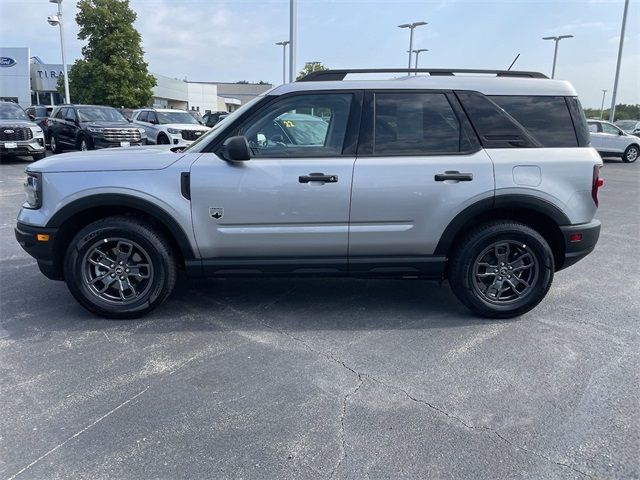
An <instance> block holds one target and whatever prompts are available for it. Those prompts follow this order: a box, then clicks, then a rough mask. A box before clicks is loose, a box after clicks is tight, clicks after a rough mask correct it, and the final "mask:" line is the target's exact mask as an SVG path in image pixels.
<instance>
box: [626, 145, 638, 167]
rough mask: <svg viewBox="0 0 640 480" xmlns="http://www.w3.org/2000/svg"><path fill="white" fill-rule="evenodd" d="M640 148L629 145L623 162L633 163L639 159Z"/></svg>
mask: <svg viewBox="0 0 640 480" xmlns="http://www.w3.org/2000/svg"><path fill="white" fill-rule="evenodd" d="M639 154H640V148H638V146H637V145H629V146H628V147H627V149H626V150H625V151H624V153H623V154H622V161H623V162H625V163H633V162H635V161H636V160H637V159H638V155H639Z"/></svg>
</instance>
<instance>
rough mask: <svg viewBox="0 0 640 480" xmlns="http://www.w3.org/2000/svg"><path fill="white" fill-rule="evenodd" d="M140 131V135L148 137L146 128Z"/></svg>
mask: <svg viewBox="0 0 640 480" xmlns="http://www.w3.org/2000/svg"><path fill="white" fill-rule="evenodd" d="M138 131H139V132H140V135H141V136H143V137H145V136H146V135H147V131H146V130H145V129H144V128H139V129H138Z"/></svg>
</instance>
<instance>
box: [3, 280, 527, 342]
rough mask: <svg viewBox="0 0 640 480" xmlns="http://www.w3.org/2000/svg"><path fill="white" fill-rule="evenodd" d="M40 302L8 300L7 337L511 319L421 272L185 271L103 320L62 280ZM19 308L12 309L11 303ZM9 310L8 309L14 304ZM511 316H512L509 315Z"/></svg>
mask: <svg viewBox="0 0 640 480" xmlns="http://www.w3.org/2000/svg"><path fill="white" fill-rule="evenodd" d="M55 286H56V287H55V289H53V291H51V292H48V293H47V297H49V298H48V299H47V298H45V299H43V302H42V303H41V304H39V305H38V306H35V305H34V304H33V303H32V304H27V305H25V304H23V303H21V302H20V303H19V304H15V305H14V304H13V303H11V302H10V303H8V304H5V305H4V307H3V312H2V316H3V318H4V319H6V321H5V324H4V328H5V330H6V332H7V333H8V335H10V336H11V337H12V338H25V337H43V336H44V337H47V336H49V335H51V334H53V333H55V332H57V331H65V332H66V333H69V332H78V331H79V332H89V331H93V332H100V331H113V330H114V329H115V330H123V331H131V332H135V333H149V334H158V333H168V332H174V333H175V332H198V331H216V330H220V331H228V330H247V331H263V330H277V331H327V330H334V331H341V330H354V331H357V330H362V331H369V330H398V329H431V328H455V327H466V326H470V325H483V324H491V323H495V322H505V321H509V320H491V319H482V318H479V317H477V316H474V315H473V314H472V313H471V312H469V311H468V310H467V309H466V308H465V307H464V306H462V305H461V304H460V303H459V302H458V300H457V299H456V298H455V296H454V295H453V293H452V292H451V289H450V288H449V286H448V284H447V283H446V282H445V283H443V284H442V285H440V284H439V283H438V282H434V281H424V280H414V279H407V280H402V279H398V280H391V279H389V280H387V279H385V280H371V279H345V278H305V279H295V278H293V279H292V278H282V279H280V278H262V279H261V278H257V279H256V278H246V279H244V278H236V279H191V278H188V277H186V276H183V275H180V276H179V277H178V283H177V285H176V289H175V290H174V292H173V294H172V295H171V296H170V297H169V299H168V300H167V301H166V302H165V303H164V304H163V305H161V306H160V307H158V309H156V310H155V311H153V312H152V313H151V314H149V315H147V316H145V317H143V318H140V319H134V320H107V319H103V318H100V317H97V316H95V315H93V314H91V313H89V312H87V311H86V310H84V309H83V308H82V307H81V306H80V305H79V304H78V303H77V302H76V301H75V300H74V299H73V297H71V294H70V293H68V291H67V290H66V287H65V286H64V284H63V283H61V282H56V283H55ZM16 309H17V310H19V311H17V310H16ZM12 310H14V311H12ZM513 321H517V319H515V320H513Z"/></svg>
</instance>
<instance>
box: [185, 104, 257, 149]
mask: <svg viewBox="0 0 640 480" xmlns="http://www.w3.org/2000/svg"><path fill="white" fill-rule="evenodd" d="M264 97H265V96H264V94H263V95H258V96H257V97H255V98H254V99H252V100H250V101H249V102H247V103H245V104H244V105H242V106H241V107H240V108H239V109H238V110H236V111H235V112H232V113H230V114H229V115H228V116H226V117H224V118H223V119H222V120H220V121H219V122H218V123H216V124H215V125H214V126H213V127H211V130H209V131H208V132H207V133H206V134H204V135H203V136H201V137H200V138H199V139H197V140H196V141H195V142H193V143H192V144H191V145H189V146H188V147H187V148H185V149H184V150H183V151H184V152H187V151H188V152H191V153H198V152H202V151H203V150H204V149H205V148H206V146H207V145H208V144H209V142H210V141H211V140H213V139H214V138H216V137H217V136H218V134H219V133H220V131H221V127H224V126H225V125H229V124H230V123H232V122H234V121H235V119H236V118H238V117H240V116H241V115H242V114H244V112H246V111H247V110H249V109H250V108H251V107H252V106H253V105H255V104H256V103H258V102H259V101H260V100H262V99H263V98H264Z"/></svg>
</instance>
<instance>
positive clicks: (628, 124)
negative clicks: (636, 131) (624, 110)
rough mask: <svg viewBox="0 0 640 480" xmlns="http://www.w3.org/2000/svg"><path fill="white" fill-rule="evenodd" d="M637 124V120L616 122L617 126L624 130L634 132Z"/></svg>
mask: <svg viewBox="0 0 640 480" xmlns="http://www.w3.org/2000/svg"><path fill="white" fill-rule="evenodd" d="M636 123H638V122H636V121H635V120H621V121H619V122H616V125H617V126H618V127H620V128H621V129H623V130H632V129H633V128H634V127H635V126H636Z"/></svg>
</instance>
